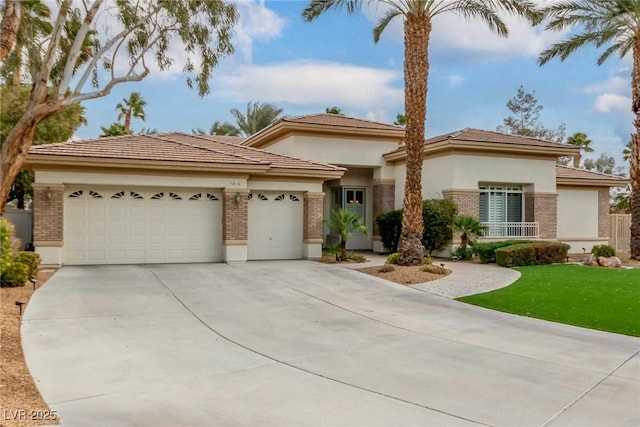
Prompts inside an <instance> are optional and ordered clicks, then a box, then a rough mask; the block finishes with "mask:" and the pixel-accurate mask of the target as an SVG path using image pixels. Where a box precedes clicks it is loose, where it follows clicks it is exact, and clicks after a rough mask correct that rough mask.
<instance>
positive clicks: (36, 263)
mask: <svg viewBox="0 0 640 427" xmlns="http://www.w3.org/2000/svg"><path fill="white" fill-rule="evenodd" d="M14 260H15V262H19V263H22V264H24V265H26V266H27V267H28V273H29V277H37V276H38V268H40V263H41V262H42V258H41V257H40V254H37V253H35V252H18V254H17V255H16V257H15V259H14Z"/></svg>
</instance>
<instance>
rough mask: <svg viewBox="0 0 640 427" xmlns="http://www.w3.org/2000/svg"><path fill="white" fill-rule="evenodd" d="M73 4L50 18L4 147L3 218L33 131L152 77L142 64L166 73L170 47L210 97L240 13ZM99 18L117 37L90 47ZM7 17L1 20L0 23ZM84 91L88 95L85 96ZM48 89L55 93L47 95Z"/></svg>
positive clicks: (228, 7)
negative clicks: (178, 47) (21, 109)
mask: <svg viewBox="0 0 640 427" xmlns="http://www.w3.org/2000/svg"><path fill="white" fill-rule="evenodd" d="M72 3H73V0H61V1H60V3H59V7H58V9H57V12H56V14H55V16H52V18H51V22H52V31H51V34H50V35H49V36H48V38H47V39H46V40H44V41H43V44H42V51H41V52H42V53H41V54H40V55H39V57H38V58H37V59H38V61H37V63H38V64H39V65H38V67H37V69H36V71H37V72H36V73H35V77H34V78H33V80H32V85H33V90H32V94H31V97H30V100H29V103H28V105H27V109H26V111H25V113H24V114H23V115H22V116H21V118H20V119H19V120H18V122H17V123H16V124H15V126H14V127H13V128H12V129H11V131H10V132H9V134H8V135H7V137H6V139H5V141H4V144H3V145H2V159H1V168H0V176H1V182H0V203H2V204H1V205H0V214H1V213H3V212H4V206H5V201H6V196H7V194H8V192H9V188H10V187H11V183H13V181H14V179H15V177H16V175H17V174H18V171H19V170H20V167H21V166H22V164H23V163H24V160H25V158H26V154H27V152H28V151H29V148H30V147H31V145H32V144H33V135H34V132H35V128H36V126H37V125H38V123H40V122H41V121H43V120H44V119H46V118H48V117H51V116H52V115H54V114H55V113H57V112H59V111H61V110H63V109H65V108H66V107H70V106H72V105H77V104H79V103H80V102H83V101H86V100H89V99H95V98H100V97H103V96H106V95H108V94H109V93H110V92H111V90H112V89H113V87H114V86H116V85H118V84H122V83H126V82H137V81H140V80H142V79H144V78H145V77H147V76H148V75H149V73H150V69H149V66H148V64H147V61H152V60H153V61H155V63H156V65H157V66H158V68H159V69H160V70H165V69H167V68H168V67H169V66H170V65H171V64H172V62H173V59H172V58H170V57H169V56H168V55H169V53H170V47H171V45H172V43H174V42H178V43H181V44H182V47H183V49H184V51H185V53H186V54H187V57H188V59H187V64H186V65H185V67H184V72H185V75H186V79H187V85H188V86H189V87H194V86H195V87H197V89H198V94H199V95H200V96H204V95H206V94H207V93H208V92H209V77H210V75H211V72H212V70H213V68H214V67H215V66H216V65H217V64H218V61H219V59H220V58H221V57H224V56H227V55H229V54H231V53H232V52H233V46H232V45H231V34H232V27H233V25H234V24H235V22H236V19H237V12H236V8H235V6H234V5H233V4H230V3H227V2H225V1H224V0H211V1H188V2H183V1H164V0H149V1H145V2H127V1H117V2H115V4H112V3H111V2H105V1H104V0H95V1H93V2H92V3H90V4H88V3H86V2H83V5H84V6H85V7H80V8H75V7H72V6H73V5H72ZM12 5H13V2H10V1H7V2H6V3H5V7H6V8H8V7H9V6H12ZM5 10H6V9H5ZM96 16H100V17H101V18H104V19H112V20H113V21H117V22H119V23H120V24H121V25H122V29H121V30H118V31H114V32H112V33H107V32H103V33H102V34H101V36H102V37H100V39H101V41H100V43H99V44H98V43H90V42H89V41H91V40H92V39H91V37H92V35H93V34H97V31H98V28H99V31H103V30H102V28H104V27H103V26H100V27H97V25H96V22H95V19H96ZM5 17H6V12H5V16H3V20H4V18H5ZM6 28H8V30H6V32H5V26H4V25H2V34H1V35H0V59H1V58H4V56H6V55H5V54H4V48H5V46H9V50H10V49H11V45H12V43H5V41H6V40H8V41H9V42H11V40H10V39H11V36H12V34H11V32H12V31H13V30H12V28H13V27H11V26H7V27H6ZM15 33H17V26H15ZM14 35H15V34H14ZM194 56H195V57H197V60H196V61H195V62H196V63H197V64H199V65H198V66H197V67H196V65H194V60H193V59H194V58H193V57H194ZM120 61H122V62H124V64H123V66H120ZM33 63H34V64H35V63H36V61H33ZM101 70H104V71H105V72H101ZM119 70H124V71H122V72H121V71H119ZM87 85H91V86H92V88H91V89H89V90H87V89H86V86H87ZM49 86H50V87H53V88H55V91H53V92H50V91H49Z"/></svg>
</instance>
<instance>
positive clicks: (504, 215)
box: [480, 185, 524, 222]
mask: <svg viewBox="0 0 640 427" xmlns="http://www.w3.org/2000/svg"><path fill="white" fill-rule="evenodd" d="M523 205H524V204H523V200H522V187H520V186H513V185H512V186H496V185H486V186H480V221H481V222H521V221H522V220H523V214H524V210H523Z"/></svg>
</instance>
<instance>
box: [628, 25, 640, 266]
mask: <svg viewBox="0 0 640 427" xmlns="http://www.w3.org/2000/svg"><path fill="white" fill-rule="evenodd" d="M631 86H632V97H633V98H632V110H633V114H634V116H635V118H634V121H633V125H634V127H635V132H634V133H633V134H632V135H631V141H632V144H631V159H630V161H631V165H630V167H629V170H630V172H631V173H630V175H631V179H630V180H629V181H630V183H631V196H630V200H629V205H630V206H631V257H632V258H634V259H640V34H636V36H635V40H634V44H633V72H632V76H631Z"/></svg>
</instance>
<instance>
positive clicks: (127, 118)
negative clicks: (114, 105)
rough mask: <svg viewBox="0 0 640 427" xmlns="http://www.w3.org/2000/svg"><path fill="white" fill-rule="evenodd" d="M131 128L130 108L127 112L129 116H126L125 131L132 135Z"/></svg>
mask: <svg viewBox="0 0 640 427" xmlns="http://www.w3.org/2000/svg"><path fill="white" fill-rule="evenodd" d="M130 128H131V108H129V109H128V110H127V114H125V115H124V130H126V131H127V133H131V131H130V130H129V129H130Z"/></svg>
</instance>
